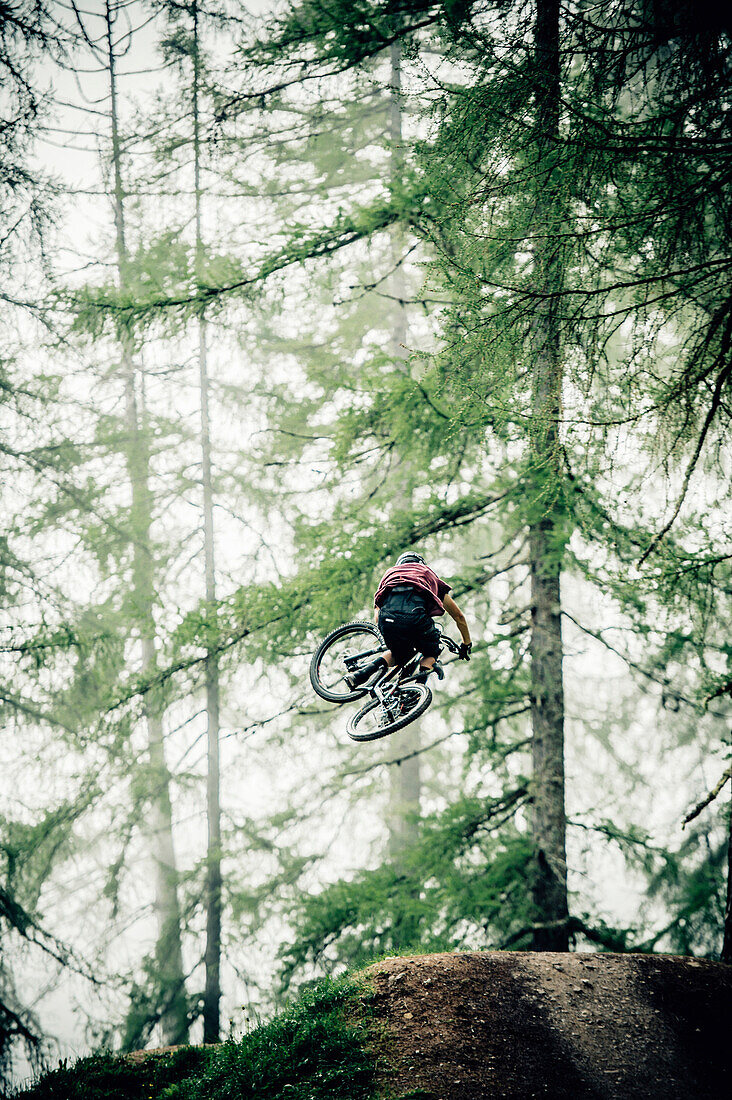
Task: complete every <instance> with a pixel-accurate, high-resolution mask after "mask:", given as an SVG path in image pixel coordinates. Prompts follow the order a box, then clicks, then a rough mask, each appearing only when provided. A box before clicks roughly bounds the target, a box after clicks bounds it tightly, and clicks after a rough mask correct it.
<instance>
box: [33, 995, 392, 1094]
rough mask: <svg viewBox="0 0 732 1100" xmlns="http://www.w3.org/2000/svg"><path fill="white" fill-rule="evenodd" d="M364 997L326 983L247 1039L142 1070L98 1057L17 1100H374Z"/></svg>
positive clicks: (180, 1054) (152, 1062)
mask: <svg viewBox="0 0 732 1100" xmlns="http://www.w3.org/2000/svg"><path fill="white" fill-rule="evenodd" d="M364 993H365V989H364V987H363V986H362V985H358V984H356V983H355V982H354V981H352V980H348V979H344V980H341V981H338V982H331V981H327V982H322V983H319V984H318V985H317V986H316V987H315V988H314V989H311V990H308V991H307V992H305V993H303V995H302V996H301V997H300V998H299V999H298V1001H297V1002H296V1003H295V1004H294V1005H293V1006H292V1007H291V1008H289V1009H288V1010H287V1011H286V1012H284V1013H282V1014H281V1015H280V1016H277V1017H276V1018H275V1019H274V1020H272V1021H271V1022H270V1023H267V1024H263V1025H262V1026H261V1027H258V1028H256V1030H254V1031H251V1032H250V1033H249V1034H247V1035H245V1036H244V1037H243V1038H241V1039H238V1040H230V1041H228V1042H226V1043H222V1044H221V1045H220V1046H216V1047H209V1048H205V1049H204V1048H195V1047H186V1048H183V1049H181V1050H180V1051H176V1052H175V1053H173V1054H172V1055H169V1056H161V1057H153V1058H150V1059H148V1060H146V1061H145V1062H143V1063H142V1065H132V1064H130V1063H129V1062H127V1061H126V1060H125V1059H124V1058H122V1057H119V1056H111V1055H104V1056H102V1055H97V1056H94V1057H91V1058H85V1059H83V1060H82V1061H80V1062H77V1063H76V1064H75V1065H74V1066H71V1067H61V1068H60V1069H57V1070H55V1071H54V1072H52V1073H48V1074H46V1075H45V1076H44V1077H42V1078H41V1079H40V1080H39V1081H38V1082H37V1083H36V1084H35V1085H34V1086H33V1087H32V1088H31V1089H28V1090H25V1091H23V1092H21V1093H19V1094H17V1096H16V1100H279V1098H282V1100H345V1098H346V1097H347V1098H348V1100H369V1097H371V1096H372V1080H373V1075H374V1059H373V1056H372V1055H371V1053H370V1052H369V1050H368V1042H367V1040H368V1034H367V1031H366V1028H365V1025H363V1024H359V1023H355V1022H354V1021H353V1016H354V1015H355V1013H354V1008H355V1007H356V1005H357V1004H358V1006H359V1007H360V1008H362V1006H363V1005H364V1003H365V1002H364Z"/></svg>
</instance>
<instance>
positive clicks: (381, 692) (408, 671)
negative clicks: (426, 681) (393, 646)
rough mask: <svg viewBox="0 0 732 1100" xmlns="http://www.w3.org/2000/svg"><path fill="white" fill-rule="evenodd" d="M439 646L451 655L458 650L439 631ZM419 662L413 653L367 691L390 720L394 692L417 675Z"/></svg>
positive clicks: (378, 651)
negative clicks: (387, 714) (385, 711)
mask: <svg viewBox="0 0 732 1100" xmlns="http://www.w3.org/2000/svg"><path fill="white" fill-rule="evenodd" d="M440 646H442V647H444V648H445V649H449V650H450V651H451V652H453V653H457V651H458V648H459V647H458V646H457V645H456V643H455V642H453V640H452V638H448V637H447V635H446V634H443V633H442V632H441V631H440ZM385 649H386V646H383V645H382V646H380V647H379V649H374V650H371V651H370V652H369V653H366V654H359V655H358V656H357V657H355V658H350V659H347V660H346V664H347V665H348V664H349V663H350V661H351V660H353V661H356V662H358V661H362V660H363V659H364V657H370V656H372V654H373V655H375V654H377V653H383V652H384V651H385ZM421 660H422V654H421V653H415V654H414V656H413V657H410V658H409V660H408V661H407V663H406V664H404V665H396V666H394V667H393V668H387V669H385V670H384V672H383V673H382V674H381V676H379V678H378V680H376V682H375V683H373V684H372V685H371V687H370V688H369V689H368V693H369V695H370V696H371V697H372V698H374V699H378V701H379V702H380V703H381V705H382V706H383V707H384V708H385V709H386V710H387V712H388V713H389V714H390V715H391V717H392V718H393V717H394V715H393V714H392V708H391V700H392V697H393V696H394V695H395V694H396V692H397V691H398V690H399V688H400V687H401V686H402V685H403V684H405V683H407V682H408V681H409V680H411V678H412V677H413V676H414V675H415V674H416V673H417V671H418V669H419V665H420V662H421ZM387 680H390V681H391V683H389V684H386V683H385V681H387Z"/></svg>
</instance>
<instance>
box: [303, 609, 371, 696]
mask: <svg viewBox="0 0 732 1100" xmlns="http://www.w3.org/2000/svg"><path fill="white" fill-rule="evenodd" d="M385 648H386V647H385V645H384V641H383V639H382V637H381V634H380V633H379V630H378V627H376V626H374V624H373V623H369V622H354V623H346V624H345V625H344V626H339V627H338V629H337V630H334V631H332V633H330V634H329V635H328V637H327V638H324V639H323V641H322V642H321V643H320V645H319V646H318V648H317V649H316V650H315V653H314V654H313V659H312V661H311V662H310V683H311V684H312V685H313V690H314V691H316V692H317V693H318V695H319V696H320V698H321V699H327V700H328V702H329V703H348V702H350V701H351V700H352V699H360V698H361V696H362V695H364V693H365V688H358V689H357V690H356V691H351V689H350V688H349V686H348V684H347V683H346V676H347V675H349V673H354V672H356V671H357V670H358V669H359V668H363V666H364V665H367V664H368V663H369V662H370V661H373V659H374V657H376V656H378V654H379V653H383V652H384V650H385Z"/></svg>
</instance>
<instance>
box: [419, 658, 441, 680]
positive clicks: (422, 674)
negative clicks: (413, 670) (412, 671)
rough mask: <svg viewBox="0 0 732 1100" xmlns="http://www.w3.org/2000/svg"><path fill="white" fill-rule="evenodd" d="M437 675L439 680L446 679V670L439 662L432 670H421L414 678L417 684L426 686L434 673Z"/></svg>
mask: <svg viewBox="0 0 732 1100" xmlns="http://www.w3.org/2000/svg"><path fill="white" fill-rule="evenodd" d="M433 672H434V673H435V675H436V676H437V679H438V680H444V679H445V670H444V669H443V667H442V665H441V664H440V662H439V661H435V663H434V664H433V666H432V668H421V669H420V670H419V672H418V673H417V674H416V675H415V676H414V677H413V679H414V682H415V683H416V684H426V683H427V681H428V679H429V678H430V676H431V675H432V673H433Z"/></svg>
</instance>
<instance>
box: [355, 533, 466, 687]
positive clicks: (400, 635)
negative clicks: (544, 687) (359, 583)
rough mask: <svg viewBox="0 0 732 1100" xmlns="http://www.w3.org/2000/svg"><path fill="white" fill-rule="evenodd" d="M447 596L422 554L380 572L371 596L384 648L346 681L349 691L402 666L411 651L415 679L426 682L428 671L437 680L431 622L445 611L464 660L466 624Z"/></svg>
mask: <svg viewBox="0 0 732 1100" xmlns="http://www.w3.org/2000/svg"><path fill="white" fill-rule="evenodd" d="M449 592H450V585H449V584H445V582H444V581H443V580H440V578H439V577H438V576H437V574H436V573H435V571H434V570H433V569H430V567H429V566H428V565H427V564H426V563H425V560H424V558H423V557H422V555H421V554H415V553H412V552H411V551H409V552H408V553H406V554H402V555H401V557H399V558H397V561H396V564H395V565H393V566H392V567H391V569H387V571H386V573H384V576H383V577H382V578H381V581H380V582H379V587H378V588H377V590H376V595H375V596H374V606H375V607H376V622H377V624H378V627H379V630H380V631H381V635H382V637H383V639H384V641H385V642H386V644H387V645H388V647H389V649H388V651H387V652H386V653H384V654H383V655H380V656H379V657H377V658H376V660H375V661H372V662H371V664H369V665H366V666H365V667H364V668H362V669H359V670H358V672H356V673H354V674H353V675H352V676H348V677H346V680H347V683H348V685H349V687H350V688H352V689H353V688H357V687H361V686H362V685H363V684H365V683H366V682H367V681H368V680H370V679H371V678H372V676H374V674H375V673H377V672H379V673H380V672H382V671H385V670H386V669H387V668H392V667H393V666H394V665H403V664H404V663H405V662H406V661H408V660H409V658H410V657H412V656H413V655H414V654H415V653H421V654H422V660H421V661H420V666H419V668H420V671H419V673H418V674H417V677H416V679H418V680H420V681H421V682H422V683H425V682H426V680H427V677H428V676H429V675H430V674H431V673H432V672H436V673H437V675H438V676H439V678H440V679H442V675H443V673H442V668H441V667H440V665H439V664H436V663H435V662H436V661H437V658H438V657H439V655H440V632H439V630H438V629H437V626H436V625H435V622H434V620H435V618H437V617H438V616H439V615H444V614H445V612H446V611H447V613H448V615H450V617H451V618H453V619H454V620H455V622H456V623H457V627H458V630H459V631H460V635H461V637H462V639H463V641H462V645H461V646H460V650H459V654H458V655H459V657H460V658H461V660H463V661H469V660H470V650H471V649H472V645H473V644H472V642H471V640H470V630H469V629H468V623H467V620H466V618H465V616H464V615H463V613H462V611H461V610H460V608H459V607H458V605H457V604H456V603H455V601H454V600H453V598H452V596H450V595H449Z"/></svg>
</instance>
